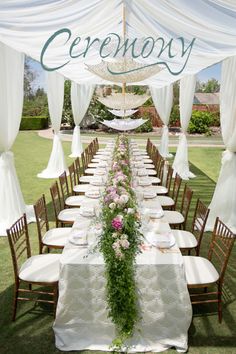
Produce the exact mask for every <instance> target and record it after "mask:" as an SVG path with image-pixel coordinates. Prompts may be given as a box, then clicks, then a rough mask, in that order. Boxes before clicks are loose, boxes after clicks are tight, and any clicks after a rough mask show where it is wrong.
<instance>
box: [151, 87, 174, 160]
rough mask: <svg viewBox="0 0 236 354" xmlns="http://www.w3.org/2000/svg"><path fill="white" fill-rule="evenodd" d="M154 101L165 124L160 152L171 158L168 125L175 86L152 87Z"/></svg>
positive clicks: (163, 155)
mask: <svg viewBox="0 0 236 354" xmlns="http://www.w3.org/2000/svg"><path fill="white" fill-rule="evenodd" d="M150 91H151V95H152V100H153V103H154V105H155V108H156V110H157V112H158V114H159V116H160V118H161V120H162V122H163V123H164V125H163V127H162V137H161V143H160V146H159V149H158V150H159V152H160V154H161V156H162V157H164V158H169V157H172V154H170V153H169V146H168V145H169V129H168V123H169V119H170V112H171V108H172V104H173V85H169V86H164V87H161V88H156V87H152V86H151V87H150Z"/></svg>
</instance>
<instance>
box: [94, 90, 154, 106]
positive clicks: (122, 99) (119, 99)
mask: <svg viewBox="0 0 236 354" xmlns="http://www.w3.org/2000/svg"><path fill="white" fill-rule="evenodd" d="M149 98H150V96H148V95H135V94H134V93H125V95H124V94H122V93H113V94H112V95H110V96H106V97H99V98H98V101H99V102H101V103H102V104H104V105H105V106H106V107H109V108H113V109H118V110H129V109H133V108H137V107H140V106H142V105H143V104H144V102H146V101H147V100H148V99H149Z"/></svg>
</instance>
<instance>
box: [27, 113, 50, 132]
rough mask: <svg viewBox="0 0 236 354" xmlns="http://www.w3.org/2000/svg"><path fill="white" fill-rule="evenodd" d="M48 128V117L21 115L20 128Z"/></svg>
mask: <svg viewBox="0 0 236 354" xmlns="http://www.w3.org/2000/svg"><path fill="white" fill-rule="evenodd" d="M45 128H48V117H45V116H37V117H22V119H21V123H20V130H41V129H45Z"/></svg>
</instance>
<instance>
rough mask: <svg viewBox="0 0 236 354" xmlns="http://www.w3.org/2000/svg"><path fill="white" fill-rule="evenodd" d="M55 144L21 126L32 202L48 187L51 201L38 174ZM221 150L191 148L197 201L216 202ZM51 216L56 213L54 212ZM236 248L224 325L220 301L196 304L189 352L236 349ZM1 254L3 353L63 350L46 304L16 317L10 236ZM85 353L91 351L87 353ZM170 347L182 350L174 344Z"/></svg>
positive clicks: (1, 241)
mask: <svg viewBox="0 0 236 354" xmlns="http://www.w3.org/2000/svg"><path fill="white" fill-rule="evenodd" d="M51 146H52V141H51V140H47V139H42V138H39V137H38V136H37V134H36V133H34V132H21V133H20V134H19V136H18V138H17V140H16V143H15V145H14V148H13V151H14V153H15V163H16V168H17V173H18V176H19V179H20V184H21V187H22V191H23V194H24V197H25V201H26V203H27V204H32V203H33V202H35V201H36V199H37V198H38V197H39V196H40V195H41V194H42V193H45V194H46V198H47V201H48V202H50V198H49V187H50V185H51V183H52V182H53V181H52V180H43V179H38V178H37V177H36V175H37V173H38V172H40V171H41V170H42V169H44V168H45V167H46V165H47V161H48V158H49V154H50V151H51ZM63 146H64V151H65V153H66V156H68V155H69V153H70V143H68V142H64V143H63ZM172 151H174V149H172ZM221 152H222V150H221V149H220V148H192V147H191V148H190V149H189V158H190V161H191V166H190V167H191V171H192V172H193V173H195V174H196V176H197V178H195V179H193V180H191V181H190V182H189V184H190V186H191V187H192V188H193V190H194V203H195V200H196V197H197V196H200V197H201V198H202V199H203V201H204V202H205V203H207V204H208V203H209V202H210V200H211V197H212V193H213V191H214V186H215V181H216V180H217V175H218V172H219V168H220V159H221ZM67 160H68V163H70V162H71V161H72V160H71V159H70V158H67ZM49 207H51V205H50V204H49ZM191 213H192V211H191ZM51 216H52V213H50V218H51ZM29 229H30V238H31V244H32V246H33V253H34V254H36V253H37V251H38V248H37V245H38V244H37V236H36V235H37V234H36V227H35V224H31V225H30V227H29ZM209 237H210V235H209V234H206V237H205V239H204V242H203V247H202V254H203V255H205V254H206V250H207V248H208V243H209ZM235 253H236V252H235V248H234V252H233V254H232V255H231V259H230V263H229V266H228V271H227V274H226V285H225V287H224V308H223V322H222V324H221V325H220V324H219V323H218V319H217V315H216V311H215V310H216V308H215V307H214V306H213V307H211V306H207V307H206V306H204V307H197V308H195V309H194V317H193V322H192V325H191V327H190V330H189V346H190V347H189V353H193V354H198V353H201V354H206V353H218V354H224V353H235V351H236V349H235V335H236V330H235V328H236V323H235V319H236V300H235V297H236V290H235V289H236V286H235V279H236V277H235V263H236V262H235V259H236V258H235V256H236V254H235ZM0 256H1V257H0V328H1V335H0V353H1V354H3V353H4V354H19V353H22V354H32V353H34V354H42V353H43V354H44V353H45V354H46V353H47V354H52V353H60V351H58V350H57V349H56V348H55V345H54V334H53V331H52V323H53V318H52V315H50V314H49V312H47V311H45V308H41V307H39V306H36V307H35V308H33V303H22V304H20V307H19V311H18V314H17V320H16V322H15V323H12V322H11V309H12V290H13V272H12V264H11V258H10V253H9V248H8V242H7V238H3V237H2V238H0ZM207 313H208V314H207ZM91 335H92V334H91ZM85 353H88V351H84V352H83V353H82V354H85ZM168 353H176V351H175V350H169V351H168Z"/></svg>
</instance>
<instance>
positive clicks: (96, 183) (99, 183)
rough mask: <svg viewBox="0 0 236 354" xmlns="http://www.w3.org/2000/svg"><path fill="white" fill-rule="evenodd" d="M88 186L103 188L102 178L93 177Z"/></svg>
mask: <svg viewBox="0 0 236 354" xmlns="http://www.w3.org/2000/svg"><path fill="white" fill-rule="evenodd" d="M90 184H92V185H93V186H103V185H104V180H103V178H102V177H94V178H93V179H92V180H91V181H90Z"/></svg>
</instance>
